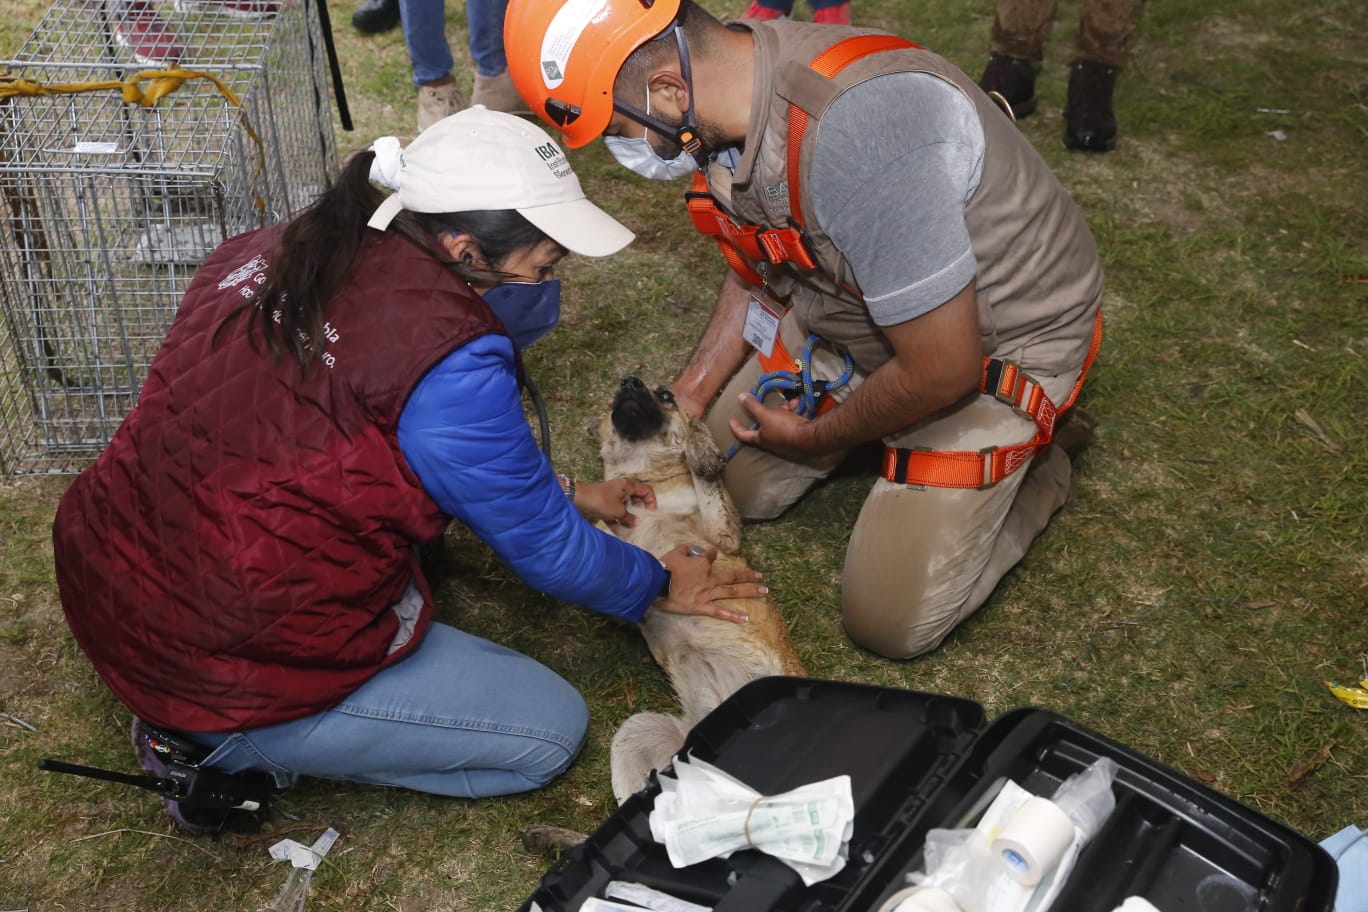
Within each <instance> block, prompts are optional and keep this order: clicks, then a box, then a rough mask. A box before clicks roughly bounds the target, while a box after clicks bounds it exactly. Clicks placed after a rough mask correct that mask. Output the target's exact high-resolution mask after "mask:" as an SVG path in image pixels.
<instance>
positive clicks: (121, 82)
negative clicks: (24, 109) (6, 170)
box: [0, 67, 266, 212]
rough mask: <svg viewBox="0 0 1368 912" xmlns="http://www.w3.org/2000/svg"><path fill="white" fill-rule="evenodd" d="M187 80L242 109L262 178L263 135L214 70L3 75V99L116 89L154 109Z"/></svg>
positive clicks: (261, 203)
mask: <svg viewBox="0 0 1368 912" xmlns="http://www.w3.org/2000/svg"><path fill="white" fill-rule="evenodd" d="M188 79H206V80H208V81H209V82H211V83H212V84H213V86H214V88H216V89H218V91H219V94H220V95H222V96H223V97H224V98H225V99H227V100H228V103H229V104H231V105H232V106H233V107H235V108H237V109H238V110H239V112H241V114H242V127H243V129H245V130H246V131H247V135H248V136H250V137H251V138H252V142H253V143H254V144H255V145H256V149H257V166H256V171H254V172H253V173H252V179H253V180H255V179H256V178H257V177H260V176H261V172H262V170H263V168H264V167H265V162H266V149H265V147H264V146H263V145H262V143H261V137H260V136H258V135H257V131H256V130H254V129H252V124H251V121H249V120H248V119H247V112H246V111H243V110H242V99H241V98H239V97H238V94H237V93H236V92H234V91H233V90H232V89H230V88H228V84H227V83H226V82H224V81H223V80H222V79H219V78H218V77H217V76H215V75H214V74H213V73H204V72H201V71H199V70H183V69H181V68H180V67H172V68H170V69H166V70H143V71H141V72H139V73H135V74H133V76H131V77H130V78H128V79H105V80H99V81H95V82H59V83H42V82H38V81H37V80H35V79H24V78H23V77H20V76H0V101H6V100H8V99H10V98H17V97H21V96H24V97H38V96H43V95H80V94H83V93H85V92H112V91H114V90H116V89H117V90H118V91H119V92H120V94H121V95H122V96H123V100H124V103H125V104H136V105H141V106H142V107H144V108H151V107H156V104H157V102H159V101H161V100H162V99H163V98H165V97H166V96H167V95H170V94H171V93H172V92H174V91H176V89H179V88H180V87H181V85H182V84H184V83H185V81H186V80H188ZM144 82H147V83H151V84H150V85H148V86H147V87H146V88H143V87H142V83H144ZM253 199H254V200H255V201H256V206H257V211H259V212H265V211H266V201H265V200H264V199H262V198H261V196H260V194H253Z"/></svg>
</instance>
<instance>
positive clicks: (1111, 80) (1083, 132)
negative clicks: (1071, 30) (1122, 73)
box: [1064, 60, 1116, 152]
mask: <svg viewBox="0 0 1368 912" xmlns="http://www.w3.org/2000/svg"><path fill="white" fill-rule="evenodd" d="M1114 88H1116V67H1113V66H1106V65H1105V64H1101V63H1097V62H1096V61H1092V60H1078V61H1075V62H1074V63H1073V64H1072V65H1070V66H1069V102H1068V104H1067V105H1065V106H1064V145H1065V146H1067V147H1068V148H1070V149H1081V150H1083V151H1084V152H1107V151H1109V150H1111V149H1112V148H1114V147H1115V146H1116V115H1115V114H1114V113H1113V112H1112V90H1113V89H1114Z"/></svg>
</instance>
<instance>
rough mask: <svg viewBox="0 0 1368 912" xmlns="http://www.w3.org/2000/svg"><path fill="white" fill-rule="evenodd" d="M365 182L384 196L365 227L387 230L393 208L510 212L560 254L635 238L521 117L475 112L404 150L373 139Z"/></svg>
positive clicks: (612, 246) (599, 250)
mask: <svg viewBox="0 0 1368 912" xmlns="http://www.w3.org/2000/svg"><path fill="white" fill-rule="evenodd" d="M371 148H372V149H373V150H374V151H375V163H374V164H373V165H372V166H371V180H372V182H374V183H377V184H381V185H382V186H386V187H389V188H390V189H391V190H394V191H395V192H394V193H392V194H390V196H389V198H388V199H386V200H385V201H384V202H383V203H381V204H380V206H379V207H378V208H377V209H376V210H375V214H374V215H372V216H371V218H370V221H369V222H367V224H368V225H369V226H370V227H372V228H376V229H378V230H380V231H384V230H385V229H386V228H388V227H389V224H390V222H391V221H392V220H393V219H394V217H395V215H397V214H398V213H399V210H400V209H407V210H409V211H410V212H470V211H473V210H482V209H490V210H498V209H515V210H517V211H518V212H519V213H520V214H521V215H522V216H523V218H525V219H527V220H528V221H529V222H531V223H532V224H533V225H535V226H537V227H538V228H540V229H541V230H542V231H543V232H544V233H545V234H546V235H547V237H549V238H551V239H552V240H553V241H555V242H556V243H558V244H560V245H561V246H562V247H564V248H566V249H567V250H570V251H572V252H574V253H578V254H583V255H584V256H607V255H608V254H610V253H617V252H618V251H619V250H621V249H622V248H623V247H626V246H627V245H628V244H630V243H631V242H632V239H633V238H634V237H635V235H633V234H632V232H631V231H628V230H627V228H626V227H625V226H623V225H622V223H620V222H618V221H617V219H615V218H613V217H612V216H611V215H609V214H608V213H606V212H604V211H603V210H602V209H600V208H599V207H598V206H595V205H594V204H593V203H591V202H589V200H588V199H587V198H586V197H585V195H584V190H583V189H582V188H581V187H580V182H579V178H577V177H575V172H574V171H572V170H571V168H570V161H569V159H567V158H566V157H565V153H564V152H563V151H561V148H560V146H558V145H557V144H556V143H555V141H554V140H552V139H551V137H550V136H547V135H546V132H545V131H544V130H542V129H541V128H540V127H537V126H535V125H533V124H531V123H529V122H527V121H525V120H523V119H522V118H520V117H514V116H513V115H512V114H504V113H502V112H500V111H491V110H489V109H488V108H486V107H485V106H484V105H476V106H474V107H472V108H467V109H466V110H464V111H459V112H457V113H455V114H452V115H451V116H449V117H444V118H442V119H441V120H439V121H437V123H435V124H433V125H432V126H430V127H428V128H427V129H426V130H424V131H423V132H422V133H420V134H419V135H418V137H417V138H416V139H415V140H414V141H413V142H411V143H409V145H408V147H407V148H402V149H401V148H400V146H399V141H398V140H397V139H394V137H389V136H387V137H384V138H383V139H379V140H376V142H375V144H374V145H373V146H372V147H371Z"/></svg>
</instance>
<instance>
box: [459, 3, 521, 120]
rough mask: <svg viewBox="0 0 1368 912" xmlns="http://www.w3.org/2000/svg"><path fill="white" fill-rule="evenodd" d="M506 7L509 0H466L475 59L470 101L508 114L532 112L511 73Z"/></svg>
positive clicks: (467, 17)
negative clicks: (506, 49)
mask: <svg viewBox="0 0 1368 912" xmlns="http://www.w3.org/2000/svg"><path fill="white" fill-rule="evenodd" d="M506 9H508V0H466V21H467V23H468V24H469V26H470V57H471V59H472V60H474V61H475V90H474V91H473V92H471V94H470V103H471V104H473V105H477V104H482V105H484V106H485V107H486V108H489V109H490V110H491V111H503V112H504V113H505V114H530V113H532V112H531V111H529V110H528V108H527V103H526V102H524V101H523V100H522V96H520V95H519V94H518V90H517V89H515V88H513V79H512V77H511V76H509V75H508V60H507V58H505V57H504V46H503V26H504V11H505V10H506Z"/></svg>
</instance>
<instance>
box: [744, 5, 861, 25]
mask: <svg viewBox="0 0 1368 912" xmlns="http://www.w3.org/2000/svg"><path fill="white" fill-rule="evenodd" d="M808 2H809V3H810V4H811V6H812V21H813V22H821V23H824V24H826V25H850V0H808ZM791 15H793V0H751V5H750V6H749V7H748V8H747V9H746V11H745V12H744V13H742V14H741V18H742V19H782V18H784V17H785V16H791Z"/></svg>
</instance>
